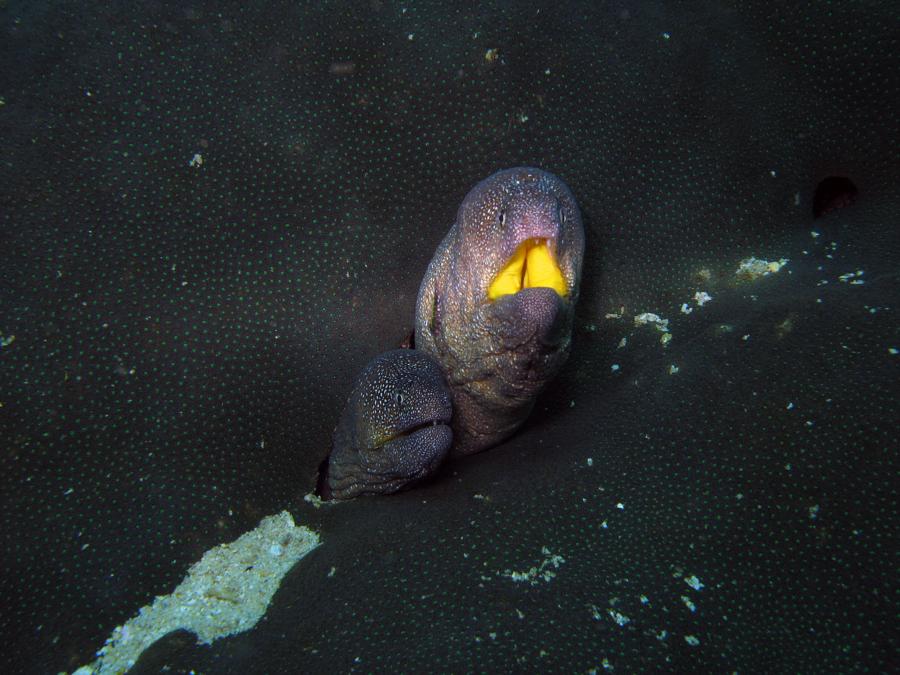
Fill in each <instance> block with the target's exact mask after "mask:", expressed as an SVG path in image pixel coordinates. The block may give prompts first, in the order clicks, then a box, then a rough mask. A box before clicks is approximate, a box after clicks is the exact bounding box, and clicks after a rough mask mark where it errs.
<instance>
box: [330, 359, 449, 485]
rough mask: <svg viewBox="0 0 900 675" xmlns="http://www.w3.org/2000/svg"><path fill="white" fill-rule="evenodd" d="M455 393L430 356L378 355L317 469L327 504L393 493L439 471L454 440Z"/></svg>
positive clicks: (358, 382) (356, 388)
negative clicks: (451, 392)
mask: <svg viewBox="0 0 900 675" xmlns="http://www.w3.org/2000/svg"><path fill="white" fill-rule="evenodd" d="M451 413H452V406H451V398H450V391H449V389H448V388H447V384H446V382H445V381H444V375H443V373H442V372H441V368H440V366H439V365H438V364H437V363H435V361H434V360H433V359H432V358H431V357H429V356H428V355H426V354H425V353H423V352H421V351H417V350H412V349H396V350H394V351H390V352H385V353H384V354H380V355H379V356H376V357H375V358H374V359H372V361H370V362H369V364H368V365H367V366H366V368H365V369H364V370H363V372H362V373H361V374H360V375H359V377H358V378H357V380H356V382H355V384H354V385H353V390H352V391H351V393H350V396H349V398H348V399H347V404H346V405H345V406H344V410H343V412H342V413H341V417H340V420H339V422H338V425H337V427H336V428H335V430H334V435H333V437H332V445H331V453H330V454H329V456H328V458H327V459H326V460H325V462H323V463H322V466H321V467H320V470H319V480H318V487H317V493H318V494H319V496H320V497H322V498H323V499H352V498H353V497H358V496H360V495H373V494H390V493H392V492H397V491H398V490H402V489H403V488H406V487H409V486H411V485H413V484H414V483H417V482H419V481H421V480H423V479H424V478H427V477H428V476H430V475H431V474H433V473H434V472H435V470H436V469H437V468H438V466H440V464H441V462H443V460H444V459H445V458H446V457H447V454H448V452H449V450H450V445H451V444H452V442H453V433H452V431H451V430H450V426H449V423H450V420H451V416H452V415H451Z"/></svg>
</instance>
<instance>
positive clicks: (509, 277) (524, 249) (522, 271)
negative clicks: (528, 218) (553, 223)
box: [488, 239, 568, 300]
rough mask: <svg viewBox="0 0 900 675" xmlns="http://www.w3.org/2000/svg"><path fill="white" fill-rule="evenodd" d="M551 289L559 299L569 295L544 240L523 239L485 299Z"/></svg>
mask: <svg viewBox="0 0 900 675" xmlns="http://www.w3.org/2000/svg"><path fill="white" fill-rule="evenodd" d="M537 287H541V288H552V289H553V290H554V291H556V293H557V294H558V295H560V296H562V297H566V294H567V293H568V290H567V287H566V279H565V277H564V276H563V274H562V272H561V271H560V269H559V266H558V265H557V264H556V261H555V260H554V259H553V254H552V253H551V252H550V248H549V247H548V245H547V240H546V239H526V240H525V241H523V242H522V243H521V244H519V246H517V247H516V251H515V253H513V255H512V257H511V258H510V259H509V261H508V262H507V263H506V265H504V266H503V269H501V270H500V272H498V273H497V276H495V277H494V280H493V281H492V282H491V285H490V286H489V287H488V299H489V300H496V299H497V298H502V297H503V296H504V295H513V294H515V293H518V292H519V291H521V290H523V289H525V288H537Z"/></svg>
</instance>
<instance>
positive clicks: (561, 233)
mask: <svg viewBox="0 0 900 675" xmlns="http://www.w3.org/2000/svg"><path fill="white" fill-rule="evenodd" d="M583 256H584V227H583V225H582V221H581V213H580V210H579V208H578V204H577V203H576V201H575V198H574V197H573V195H572V192H571V191H570V190H569V188H568V187H567V186H566V185H565V183H563V182H562V181H561V180H560V179H559V178H557V177H556V176H554V175H553V174H550V173H548V172H546V171H543V170H541V169H536V168H530V167H518V168H514V169H507V170H504V171H499V172H497V173H495V174H493V175H492V176H490V177H488V178H486V179H485V180H483V181H481V182H480V183H478V185H476V186H475V187H474V188H473V189H472V190H471V191H470V192H469V194H468V195H467V196H466V198H465V199H464V200H463V202H462V204H461V206H460V208H459V212H458V214H457V217H456V222H455V223H454V225H453V226H452V227H451V228H450V231H449V232H448V233H447V235H446V237H445V238H444V239H443V241H442V242H441V243H440V245H439V246H438V249H437V251H436V252H435V255H434V257H433V258H432V260H431V263H430V264H429V266H428V270H427V272H426V274H425V277H424V279H423V281H422V285H421V287H420V289H419V296H418V300H417V303H416V333H415V344H416V347H417V349H421V350H423V351H424V352H426V353H427V354H429V355H431V356H432V357H434V359H435V360H436V361H437V362H438V363H439V364H440V365H441V368H442V369H443V371H444V374H445V376H446V378H447V383H448V384H449V386H450V390H451V393H452V396H453V421H452V429H453V437H454V443H453V450H452V453H453V454H454V455H465V454H471V453H475V452H479V451H481V450H484V449H486V448H489V447H491V446H493V445H496V444H497V443H500V442H501V441H503V440H504V439H506V438H508V437H509V436H510V435H511V434H513V433H514V432H515V431H516V429H518V428H519V427H520V426H521V425H522V423H523V422H524V421H525V419H526V418H527V417H528V415H529V413H530V412H531V410H532V408H533V407H534V403H535V399H536V397H537V395H538V394H539V393H540V391H541V390H542V389H543V388H544V386H545V385H546V384H547V383H548V382H549V381H550V380H551V379H552V378H553V377H554V376H555V375H556V373H557V372H559V369H560V368H561V367H562V365H563V363H565V361H566V359H567V357H568V354H569V349H570V344H571V335H572V324H573V318H574V307H575V303H576V302H577V299H578V285H579V279H580V276H581V265H582V258H583Z"/></svg>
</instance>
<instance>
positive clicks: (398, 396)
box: [395, 391, 403, 406]
mask: <svg viewBox="0 0 900 675" xmlns="http://www.w3.org/2000/svg"><path fill="white" fill-rule="evenodd" d="M395 400H396V401H397V405H399V406H402V405H403V394H401V393H400V392H399V391H398V392H397V394H396V396H395Z"/></svg>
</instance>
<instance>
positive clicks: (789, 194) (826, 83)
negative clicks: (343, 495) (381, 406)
mask: <svg viewBox="0 0 900 675" xmlns="http://www.w3.org/2000/svg"><path fill="white" fill-rule="evenodd" d="M897 19H898V14H897V7H896V3H892V2H830V3H826V2H806V3H802V2H801V3H794V4H792V5H783V6H782V5H779V6H778V8H777V9H775V8H774V6H773V4H772V3H767V2H756V1H753V0H751V1H749V2H731V3H727V2H726V3H721V2H641V3H632V2H624V1H622V2H599V3H593V2H553V3H544V2H528V1H526V2H516V3H508V2H487V3H446V4H443V3H412V2H407V3H395V2H380V1H377V0H373V1H371V2H322V3H311V2H299V3H298V2H292V3H289V2H278V1H276V2H271V3H237V2H227V1H222V2H197V3H192V4H188V5H185V4H183V3H175V2H161V1H157V2H147V3H137V4H135V3H126V2H107V3H95V2H71V1H63V2H56V3H49V2H21V1H15V0H7V1H5V2H2V3H0V35H2V39H0V55H2V63H3V67H2V68H0V139H2V140H0V143H2V145H0V345H2V346H0V440H2V454H0V494H2V504H0V506H2V508H0V569H2V570H3V573H2V577H0V606H2V607H3V608H4V609H3V612H2V614H0V638H2V639H0V642H2V644H3V647H2V648H0V669H2V670H3V671H4V672H59V671H61V670H73V669H75V668H77V667H78V666H79V665H81V664H83V663H87V662H90V661H92V660H93V658H94V657H93V654H94V651H95V650H96V649H98V648H99V647H100V646H101V645H102V644H103V641H104V639H106V637H107V636H108V635H109V634H110V632H111V630H112V628H113V627H114V626H116V625H119V624H121V623H123V622H124V621H125V620H126V619H128V617H130V616H132V615H134V613H135V612H136V611H137V609H138V608H139V607H141V606H142V605H146V604H148V603H149V602H151V601H152V600H153V598H154V596H156V595H162V594H165V593H169V592H171V590H172V589H173V588H174V587H175V586H176V585H177V584H178V582H179V580H180V579H181V578H182V577H183V576H184V575H185V572H186V570H187V568H188V567H189V566H190V564H191V563H193V562H195V561H196V560H198V559H199V558H200V556H201V555H202V554H203V552H204V551H206V550H207V549H210V548H212V547H213V546H216V545H218V544H220V543H222V542H226V541H231V540H233V539H235V538H236V537H238V536H239V535H240V534H241V533H242V532H245V531H246V530H248V529H251V528H253V527H255V526H256V524H257V523H258V522H259V521H260V519H261V518H262V517H263V516H266V515H268V514H272V513H275V512H278V511H280V510H282V509H285V508H287V509H289V510H290V511H291V512H292V514H293V516H294V518H295V519H296V521H297V522H298V523H302V524H304V525H307V526H309V527H311V528H313V529H315V530H316V531H318V532H319V533H320V535H321V538H322V545H321V546H320V547H319V548H317V549H316V550H315V551H313V552H312V553H310V554H309V555H308V556H307V557H306V558H304V559H302V560H301V561H300V562H299V563H298V565H297V566H296V567H295V568H294V570H293V571H292V572H291V573H290V574H289V575H288V576H287V577H286V579H285V580H284V583H283V585H282V587H281V588H280V590H279V591H278V593H277V594H276V595H275V598H274V601H273V603H272V605H271V607H270V609H269V612H268V614H267V615H266V617H265V618H264V619H263V620H262V621H261V622H260V624H259V625H258V626H257V627H256V628H255V629H254V630H252V631H249V632H247V633H243V634H241V635H238V636H236V637H233V638H229V639H223V640H219V641H217V642H215V643H214V644H213V645H212V646H211V647H198V646H194V643H195V638H194V636H193V635H190V634H187V633H176V634H173V635H171V636H169V637H168V638H166V639H164V640H162V641H161V642H160V643H158V644H157V645H156V646H155V647H154V648H152V649H151V650H150V651H149V652H148V653H146V654H145V657H144V658H143V659H142V660H141V661H140V662H139V663H138V664H137V666H136V667H135V669H134V672H157V671H158V670H159V669H160V668H162V667H163V666H167V667H169V668H171V669H172V670H173V671H175V672H180V671H186V670H189V669H195V670H196V671H198V672H201V671H202V672H300V671H303V672H321V671H326V670H327V671H329V672H336V671H340V672H346V671H357V670H359V671H383V670H389V669H390V670H404V671H427V670H430V669H435V668H438V669H440V670H446V671H453V672H457V671H460V672H462V671H471V670H483V671H491V672H509V671H529V670H542V671H548V672H551V671H563V672H572V671H587V670H590V669H592V668H596V669H600V668H609V667H612V668H615V669H616V670H618V671H620V672H648V671H653V672H660V671H662V672H665V671H668V672H672V671H678V672H713V671H716V672H732V671H739V672H825V671H828V672H855V671H863V670H872V671H879V670H890V669H891V668H896V666H897V660H896V659H897V647H898V645H897V639H896V636H897V633H896V615H897V605H896V601H897V586H896V583H897V576H896V551H897V549H898V540H897V539H898V538H897V522H898V518H897V516H898V514H897V497H896V489H895V487H896V473H897V459H896V458H897V440H896V428H897V394H898V384H897V383H898V381H900V379H898V363H900V361H898V359H900V356H898V350H900V332H898V321H897V311H898V310H900V302H898V298H900V294H898V260H900V235H898V221H900V189H898V185H900V181H898V178H900V163H898V162H897V156H896V151H897V147H898V129H900V120H898V111H900V83H898V72H900V56H898V55H900V45H898V35H897V32H896V26H897ZM517 165H531V166H537V167H541V168H543V169H546V170H547V171H551V172H553V173H555V174H556V175H558V176H560V177H561V178H562V179H563V180H564V181H565V182H566V183H567V184H568V185H569V187H570V188H571V189H572V191H573V193H574V194H575V197H576V199H577V200H578V202H579V204H580V206H581V209H582V213H583V216H584V222H585V228H586V242H587V245H586V253H585V261H584V269H583V278H582V284H581V299H580V301H579V306H578V308H577V313H576V324H575V335H574V342H573V352H572V356H571V358H570V360H569V362H568V364H567V365H566V367H565V368H564V370H563V372H562V373H561V375H560V376H559V377H558V378H557V379H556V380H555V381H554V382H553V383H552V384H551V385H550V387H549V388H548V390H547V391H546V392H545V393H544V394H543V395H542V397H541V398H540V400H539V401H538V405H537V407H536V409H535V412H534V413H533V414H532V416H531V418H530V420H529V421H528V422H527V423H526V425H525V427H524V428H523V429H522V430H521V431H520V432H519V433H518V434H517V435H516V436H515V437H514V438H512V439H511V440H510V441H508V442H506V443H505V444H503V445H501V446H499V447H497V448H494V449H492V450H491V451H489V452H486V453H481V454H479V455H477V456H473V457H471V458H467V459H464V460H459V461H456V462H454V463H452V464H449V465H447V466H446V467H445V469H444V471H443V472H442V474H441V475H440V476H439V477H438V479H437V480H435V481H434V482H432V483H430V484H428V485H426V486H423V487H420V488H417V489H415V490H411V491H409V492H406V493H403V494H399V495H395V496H391V497H385V498H372V499H361V500H356V501H354V502H352V503H346V504H338V505H335V506H331V507H327V508H319V509H316V508H314V507H313V506H312V505H310V504H309V503H307V502H305V501H304V499H303V497H304V495H306V494H307V493H309V492H311V491H312V489H313V487H314V485H315V475H316V469H317V467H318V465H319V463H320V462H321V460H322V459H323V458H324V457H325V455H326V454H327V453H328V449H329V443H330V438H331V433H332V431H333V429H334V426H335V424H336V422H337V417H338V415H339V413H340V410H341V408H342V406H343V403H344V400H345V398H346V395H347V393H348V392H349V390H350V387H351V385H352V382H353V379H354V377H355V376H356V374H357V373H359V372H360V370H361V369H362V368H363V366H364V365H365V364H366V363H367V362H368V361H369V360H370V359H371V358H372V357H373V356H374V355H375V354H377V353H379V352H382V351H385V350H388V349H392V348H395V347H398V346H399V345H400V344H401V343H402V342H403V341H404V339H406V338H407V336H408V335H409V333H410V332H411V331H412V328H413V318H414V315H413V312H414V304H415V297H416V292H417V290H418V286H419V283H420V281H421V278H422V275H423V274H424V271H425V268H426V265H427V263H428V261H429V259H430V258H431V256H432V254H433V252H434V250H435V247H436V246H437V244H438V242H439V241H440V240H441V238H442V237H443V236H444V234H445V233H446V231H447V230H448V229H449V227H450V226H451V225H452V223H453V219H454V217H455V213H456V209H457V207H458V205H459V203H460V201H461V200H462V199H463V197H464V196H465V194H466V193H467V191H468V190H469V189H470V188H471V187H472V186H473V185H474V184H475V183H476V182H477V181H479V180H481V179H482V178H484V177H485V176H488V175H490V174H491V173H493V172H494V171H496V170H498V169H501V168H505V167H510V166H517ZM742 262H744V263H745V264H744V265H743V266H742ZM739 270H740V271H739ZM700 293H706V294H707V295H709V296H711V297H712V299H711V300H709V301H706V300H705V299H703V297H704V296H702V295H701V296H699V298H700V299H698V296H697V295H696V294H700ZM649 313H652V314H655V315H656V316H657V317H659V319H660V320H659V321H655V320H650V321H649V323H648V322H647V320H646V317H645V321H644V323H643V325H638V324H641V321H637V322H636V321H635V317H639V316H641V315H642V314H649ZM664 321H668V323H667V324H664V323H663V322H664ZM663 329H664V330H663ZM666 336H669V337H666Z"/></svg>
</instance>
